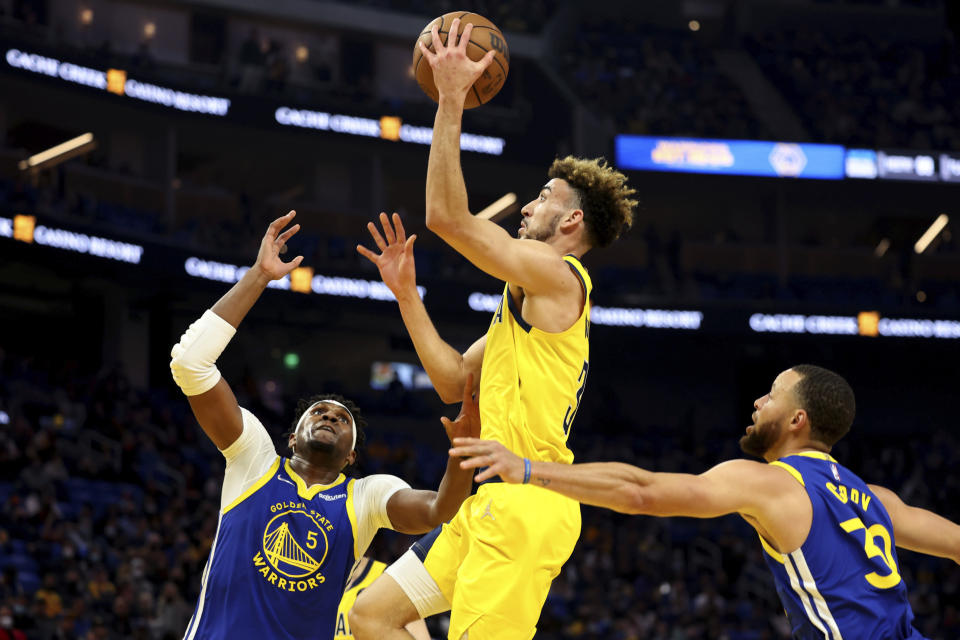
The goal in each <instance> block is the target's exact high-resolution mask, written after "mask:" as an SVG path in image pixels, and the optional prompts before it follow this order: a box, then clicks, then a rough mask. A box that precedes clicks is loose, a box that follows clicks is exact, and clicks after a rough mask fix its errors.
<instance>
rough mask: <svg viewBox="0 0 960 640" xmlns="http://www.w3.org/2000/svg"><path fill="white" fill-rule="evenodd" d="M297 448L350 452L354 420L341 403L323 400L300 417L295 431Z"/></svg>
mask: <svg viewBox="0 0 960 640" xmlns="http://www.w3.org/2000/svg"><path fill="white" fill-rule="evenodd" d="M294 437H295V439H296V445H297V449H298V450H299V451H301V452H304V453H305V452H306V450H312V451H321V452H324V453H333V452H334V451H337V450H340V451H342V452H343V454H344V455H347V454H349V453H350V450H351V446H350V445H351V444H352V443H353V420H352V419H351V417H350V413H349V412H348V411H347V410H346V409H344V408H343V407H341V406H340V405H337V404H334V403H332V402H326V401H323V400H321V401H320V402H316V403H314V404H313V405H311V406H310V408H309V409H307V411H306V412H305V413H304V415H303V416H302V417H301V418H300V422H299V424H298V425H297V430H296V432H295V433H294Z"/></svg>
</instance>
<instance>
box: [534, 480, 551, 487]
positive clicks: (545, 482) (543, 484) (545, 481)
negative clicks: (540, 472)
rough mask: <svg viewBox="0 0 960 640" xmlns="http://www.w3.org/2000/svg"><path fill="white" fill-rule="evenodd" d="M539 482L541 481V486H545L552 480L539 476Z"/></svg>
mask: <svg viewBox="0 0 960 640" xmlns="http://www.w3.org/2000/svg"><path fill="white" fill-rule="evenodd" d="M537 482H539V483H540V486H541V487H545V486H547V485H548V484H550V480H549V479H547V478H537Z"/></svg>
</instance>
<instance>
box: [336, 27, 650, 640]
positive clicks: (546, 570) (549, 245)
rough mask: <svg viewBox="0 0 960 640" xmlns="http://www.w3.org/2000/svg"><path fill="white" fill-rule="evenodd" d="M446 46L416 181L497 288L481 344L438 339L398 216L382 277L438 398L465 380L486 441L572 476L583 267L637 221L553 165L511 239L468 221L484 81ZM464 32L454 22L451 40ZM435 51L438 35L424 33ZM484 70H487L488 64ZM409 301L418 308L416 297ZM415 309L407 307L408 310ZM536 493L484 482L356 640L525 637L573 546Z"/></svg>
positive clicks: (586, 283)
mask: <svg viewBox="0 0 960 640" xmlns="http://www.w3.org/2000/svg"><path fill="white" fill-rule="evenodd" d="M470 29H471V27H470V26H467V27H466V29H465V30H464V33H463V35H462V36H461V42H460V44H457V43H456V42H455V40H456V38H453V37H451V38H450V40H449V42H448V45H447V46H440V47H439V48H438V51H437V53H436V54H433V53H431V52H429V51H428V52H426V53H425V54H424V55H425V56H427V59H428V60H429V62H430V65H431V67H432V68H433V73H434V78H435V79H436V83H437V87H438V89H439V92H440V101H439V106H438V109H437V117H436V122H435V125H434V130H433V144H432V145H431V148H430V160H429V165H428V168H427V199H426V212H427V227H428V228H430V229H431V230H432V231H434V232H435V233H437V234H438V235H439V236H440V237H441V238H443V240H444V241H446V242H447V244H449V245H450V246H451V247H453V248H454V249H456V250H457V251H458V252H459V253H461V254H462V255H463V256H465V257H466V258H467V259H468V260H470V261H471V262H472V263H473V264H474V265H476V266H477V267H479V268H480V269H482V270H483V271H485V272H487V273H488V274H490V275H492V276H494V277H496V278H498V279H500V280H502V281H504V283H505V286H504V290H503V297H502V299H501V302H500V306H499V308H498V309H497V310H496V312H495V313H494V315H493V318H492V320H491V323H490V326H489V329H488V330H487V334H486V335H485V336H484V337H483V338H481V339H480V340H478V341H477V342H476V343H475V344H474V345H473V346H471V347H470V349H468V350H467V352H466V353H464V354H463V355H461V354H460V353H458V352H457V351H455V350H454V349H453V348H451V347H450V346H449V345H448V344H447V343H445V342H444V341H443V340H441V339H440V337H439V335H438V334H437V332H436V330H435V329H434V327H433V325H432V323H431V321H430V319H429V317H428V316H427V313H426V309H425V308H424V307H423V304H422V302H420V299H419V296H417V295H416V282H415V280H416V278H415V274H414V268H413V253H412V250H413V241H414V238H415V236H411V237H410V238H409V239H407V238H406V235H405V232H404V229H403V226H402V224H401V223H400V218H399V217H398V216H394V219H393V224H392V225H391V222H390V220H389V219H388V218H387V217H386V215H383V214H381V223H382V227H383V234H384V236H385V237H381V235H380V233H379V232H378V231H377V228H376V227H375V226H374V225H372V224H371V225H369V228H370V231H371V234H372V235H373V238H374V241H375V242H376V244H377V246H378V247H379V248H380V250H381V252H382V253H381V254H380V255H377V254H375V253H373V252H371V251H369V250H367V249H365V248H363V247H358V251H360V253H361V254H362V255H364V256H366V257H367V258H368V259H370V260H371V261H373V262H374V263H375V264H377V266H378V268H379V269H380V274H381V277H382V278H383V280H384V282H385V283H386V284H387V286H389V287H390V289H391V290H392V291H393V292H394V294H395V295H396V297H397V299H398V301H399V303H400V311H401V314H402V315H403V319H404V323H405V324H406V326H407V330H408V331H409V333H410V336H411V338H412V339H413V343H414V346H415V347H416V349H417V353H418V355H419V356H420V360H421V362H422V363H423V365H424V368H425V369H426V371H427V373H428V374H429V376H430V379H431V380H432V381H433V383H434V386H435V387H436V388H437V390H438V392H439V393H440V395H441V397H442V398H444V399H445V400H447V401H448V402H450V401H453V400H454V399H455V398H456V393H457V392H458V391H456V390H459V388H460V386H461V385H462V384H463V381H464V378H465V376H466V375H467V373H468V372H472V373H477V372H480V371H481V370H482V373H481V375H480V376H479V382H480V395H479V398H480V414H481V423H482V425H483V426H482V429H483V435H484V437H487V438H492V439H495V440H498V441H500V442H502V443H504V444H505V445H507V446H509V447H511V448H514V449H516V450H518V451H522V452H523V453H524V456H525V457H528V458H530V459H533V460H550V461H556V462H571V461H572V460H573V454H572V453H571V451H570V450H569V449H568V448H567V444H566V442H567V436H568V434H569V432H570V428H571V424H572V423H573V419H574V417H575V416H576V413H577V408H578V406H579V404H580V399H581V396H582V394H583V390H584V386H585V384H586V381H587V373H588V370H589V361H590V360H589V329H590V293H591V286H592V285H591V282H590V276H589V275H588V274H587V271H586V269H584V267H583V265H582V264H581V262H580V258H581V257H582V256H583V255H584V254H585V253H586V252H587V251H589V250H590V249H591V248H593V247H603V246H606V245H608V244H610V243H611V242H613V241H614V240H615V239H616V238H617V237H618V236H619V234H620V232H621V231H622V230H623V229H624V228H625V227H627V226H629V225H630V224H631V222H632V219H633V207H634V206H635V204H636V202H635V201H634V200H632V199H631V198H630V196H631V195H632V194H633V193H634V191H633V189H630V188H629V187H627V186H626V184H625V182H626V178H625V177H624V176H623V175H622V174H620V173H618V172H616V171H614V170H613V169H611V168H610V167H608V166H606V165H605V164H604V163H602V162H600V161H597V160H581V159H576V158H571V157H568V158H565V159H563V160H557V161H556V162H554V163H553V165H552V166H551V167H550V170H549V174H548V175H549V177H550V180H549V181H548V182H547V183H546V184H545V185H543V186H542V187H541V188H540V190H539V193H538V195H537V197H536V198H535V199H534V200H533V201H532V202H530V203H528V204H527V205H526V206H524V207H523V209H522V214H523V220H522V223H521V225H520V229H519V232H518V235H519V237H518V238H512V237H511V236H510V235H509V234H508V233H507V232H506V231H504V230H503V229H502V228H501V227H500V226H499V225H497V224H495V223H493V222H491V221H489V220H482V219H478V218H476V217H474V216H472V215H470V211H469V209H468V207H467V191H466V187H465V185H464V181H463V175H462V172H461V169H460V146H459V141H460V122H461V118H462V115H463V104H464V97H465V95H466V91H467V90H468V89H469V87H470V86H471V85H472V84H473V82H474V80H475V79H476V78H477V77H478V76H479V74H480V73H481V72H482V71H483V68H484V66H485V64H484V63H474V62H472V61H470V59H469V58H467V56H466V53H465V47H466V41H467V39H468V38H469V30H470ZM458 32H459V21H458V20H454V21H453V24H452V26H451V33H458ZM433 37H434V40H433V41H434V42H435V43H439V41H440V40H439V36H438V34H437V33H436V32H435V33H434V34H433ZM486 63H489V59H487V60H486ZM411 294H413V296H412V297H411ZM414 297H415V298H416V300H414ZM548 496H549V494H544V493H542V492H540V493H538V492H536V491H535V490H534V489H533V488H531V487H512V486H507V485H504V484H487V485H484V486H483V487H481V488H480V490H479V491H478V492H477V494H476V495H475V496H473V497H471V498H469V499H468V500H467V502H465V503H464V505H463V507H462V508H461V509H460V511H459V512H458V514H457V517H456V518H454V519H453V521H451V522H450V523H449V524H446V525H444V526H443V528H442V529H440V530H436V531H434V532H432V533H431V534H429V535H428V536H426V537H425V538H423V539H422V540H420V541H419V542H418V543H416V544H415V545H414V547H413V548H412V549H411V551H409V552H408V553H406V554H404V555H403V556H402V557H401V558H400V560H398V561H397V562H396V563H394V564H393V565H391V566H390V568H388V569H387V571H386V573H385V574H384V576H383V577H381V579H379V580H377V581H376V582H375V583H374V584H373V585H371V586H370V587H369V588H368V589H367V590H366V591H364V592H363V594H361V596H360V597H359V598H358V599H357V603H356V605H354V608H353V613H352V617H351V622H352V627H353V631H354V635H355V636H356V637H357V638H360V639H361V640H368V639H375V640H385V639H388V638H403V637H408V636H406V635H405V632H403V625H404V624H406V623H407V622H409V621H410V620H412V619H415V618H417V617H425V616H428V615H431V614H434V613H437V612H439V611H445V610H447V609H450V610H451V615H450V629H449V632H448V637H450V638H453V639H455V640H459V639H460V638H462V637H465V636H467V635H469V637H470V638H472V639H473V640H487V639H490V638H510V639H511V640H518V639H519V640H524V639H526V638H530V637H532V636H533V635H534V632H535V630H536V623H537V620H538V618H539V617H540V609H541V608H542V607H543V603H544V601H545V600H546V597H547V593H548V591H549V589H550V583H551V581H552V580H553V579H554V578H555V577H556V576H557V575H558V574H559V572H560V568H561V566H562V565H563V563H564V562H566V560H567V558H568V557H569V556H570V553H571V552H572V551H573V547H574V545H575V544H576V541H577V538H578V537H579V535H580V509H579V505H578V504H577V503H576V502H574V501H572V500H568V499H566V498H564V497H562V496H553V497H548Z"/></svg>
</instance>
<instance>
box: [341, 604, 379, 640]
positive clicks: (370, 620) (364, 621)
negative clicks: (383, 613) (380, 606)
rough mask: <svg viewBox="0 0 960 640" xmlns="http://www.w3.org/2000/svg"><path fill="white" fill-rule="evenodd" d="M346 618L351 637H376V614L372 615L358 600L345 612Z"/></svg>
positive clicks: (361, 638) (361, 639) (359, 639)
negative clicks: (351, 633)
mask: <svg viewBox="0 0 960 640" xmlns="http://www.w3.org/2000/svg"><path fill="white" fill-rule="evenodd" d="M347 620H348V621H349V622H350V631H352V632H353V637H354V638H356V639H357V640H366V639H367V638H376V636H377V626H376V625H377V619H376V616H372V615H370V612H369V611H365V610H364V607H362V606H361V605H360V602H359V601H358V602H357V603H356V604H354V605H353V608H352V609H350V611H348V612H347Z"/></svg>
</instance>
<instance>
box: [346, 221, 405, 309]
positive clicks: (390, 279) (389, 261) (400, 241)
mask: <svg viewBox="0 0 960 640" xmlns="http://www.w3.org/2000/svg"><path fill="white" fill-rule="evenodd" d="M380 225H381V226H382V227H383V236H381V235H380V231H378V230H377V225H375V224H373V223H372V222H368V223H367V229H368V230H369V231H370V235H371V236H372V237H373V241H374V242H375V243H376V245H377V247H379V248H380V254H379V255H377V254H376V253H374V252H373V251H370V249H367V248H366V247H365V246H363V245H360V244H358V245H357V253H359V254H360V255H362V256H363V257H364V258H366V259H367V260H369V261H370V262H372V263H373V264H375V265H377V270H378V271H380V278H381V279H382V280H383V284H385V285H387V287H388V288H389V289H390V291H392V292H393V295H394V296H395V297H397V298H399V297H400V294H401V293H404V292H411V291H412V292H414V293H415V292H416V289H417V270H416V264H415V263H414V259H413V243H414V242H415V241H416V239H417V234H413V235H412V236H410V237H409V238H407V232H406V231H405V230H404V228H403V223H402V222H401V221H400V216H399V215H398V214H396V213H394V214H393V225H391V224H390V219H389V218H388V217H387V214H385V213H381V214H380ZM384 236H386V240H384V239H383V237H384Z"/></svg>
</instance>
